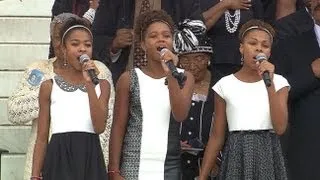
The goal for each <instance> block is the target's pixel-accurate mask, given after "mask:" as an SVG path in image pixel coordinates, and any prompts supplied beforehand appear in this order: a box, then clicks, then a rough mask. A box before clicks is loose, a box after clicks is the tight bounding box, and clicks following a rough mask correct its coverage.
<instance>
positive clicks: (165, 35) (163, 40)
mask: <svg viewBox="0 0 320 180" xmlns="http://www.w3.org/2000/svg"><path fill="white" fill-rule="evenodd" d="M172 42H173V41H172V32H171V29H170V27H169V26H168V25H167V24H165V23H163V22H154V23H152V24H151V25H149V27H148V28H147V30H146V32H145V37H144V39H143V40H142V42H141V47H142V48H143V49H144V51H145V52H146V55H147V57H148V58H150V59H152V60H157V61H160V54H159V48H167V49H169V50H172Z"/></svg>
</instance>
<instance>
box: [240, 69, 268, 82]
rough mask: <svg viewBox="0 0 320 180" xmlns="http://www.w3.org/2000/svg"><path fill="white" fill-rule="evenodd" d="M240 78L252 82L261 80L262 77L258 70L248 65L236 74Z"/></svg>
mask: <svg viewBox="0 0 320 180" xmlns="http://www.w3.org/2000/svg"><path fill="white" fill-rule="evenodd" d="M234 75H235V76H236V77H237V78H238V79H239V80H241V81H244V82H248V83H252V82H257V81H260V80H261V79H262V78H261V77H260V76H259V74H258V72H257V70H255V69H251V68H248V67H242V68H241V69H240V70H239V71H238V72H236V73H235V74H234Z"/></svg>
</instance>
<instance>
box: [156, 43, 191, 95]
mask: <svg viewBox="0 0 320 180" xmlns="http://www.w3.org/2000/svg"><path fill="white" fill-rule="evenodd" d="M158 50H159V51H160V57H161V59H162V61H163V62H162V66H163V68H164V70H165V71H166V72H168V73H170V72H171V74H172V76H173V77H174V78H176V79H177V81H178V84H179V86H180V89H182V88H183V86H184V83H185V81H186V80H187V76H186V75H185V74H184V73H183V72H178V70H177V68H176V66H175V64H174V61H175V62H176V63H178V58H177V57H176V56H175V55H174V54H173V53H172V52H171V51H170V50H168V49H167V48H159V49H158Z"/></svg>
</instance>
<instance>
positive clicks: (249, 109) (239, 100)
mask: <svg viewBox="0 0 320 180" xmlns="http://www.w3.org/2000/svg"><path fill="white" fill-rule="evenodd" d="M273 82H274V84H275V90H276V91H278V90H280V89H281V88H283V87H285V86H289V84H288V81H287V80H286V79H285V78H284V77H282V76H280V75H277V74H274V78H273ZM213 90H214V91H215V92H216V93H217V94H218V95H219V96H220V97H222V98H223V99H224V100H225V102H226V114H227V121H228V128H229V131H241V130H268V129H273V126H272V122H271V117H270V107H269V98H268V92H267V89H266V87H265V84H264V81H263V80H260V81H258V82H254V83H246V82H243V81H240V80H238V79H237V78H236V77H235V76H234V75H233V74H231V75H228V76H226V77H223V78H222V79H221V80H220V81H218V82H217V83H216V84H215V85H214V86H213Z"/></svg>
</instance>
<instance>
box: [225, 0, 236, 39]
mask: <svg viewBox="0 0 320 180" xmlns="http://www.w3.org/2000/svg"><path fill="white" fill-rule="evenodd" d="M220 1H223V0H220ZM232 18H233V19H234V21H232ZM224 19H225V22H226V29H227V31H228V32H229V33H234V32H236V31H237V29H238V25H239V22H240V9H237V10H235V12H234V14H233V15H231V14H230V11H229V10H226V11H225V12H224ZM230 24H231V25H232V26H233V27H230Z"/></svg>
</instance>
